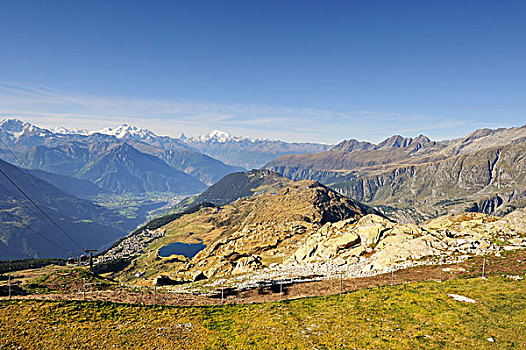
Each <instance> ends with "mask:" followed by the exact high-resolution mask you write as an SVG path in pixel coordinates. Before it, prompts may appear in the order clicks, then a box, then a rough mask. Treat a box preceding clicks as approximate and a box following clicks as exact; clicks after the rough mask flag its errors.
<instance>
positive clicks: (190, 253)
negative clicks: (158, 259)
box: [159, 241, 206, 258]
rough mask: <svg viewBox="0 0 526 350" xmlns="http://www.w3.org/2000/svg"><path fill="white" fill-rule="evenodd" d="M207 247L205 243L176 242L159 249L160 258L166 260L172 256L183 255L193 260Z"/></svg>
mask: <svg viewBox="0 0 526 350" xmlns="http://www.w3.org/2000/svg"><path fill="white" fill-rule="evenodd" d="M205 247H206V245H205V244H203V241H201V242H199V243H180V242H174V243H170V244H167V245H165V246H164V247H162V248H161V249H159V256H162V257H163V258H166V257H169V256H170V255H183V256H185V257H187V258H193V257H194V256H195V255H196V254H197V253H199V252H200V251H201V250H203V249H205Z"/></svg>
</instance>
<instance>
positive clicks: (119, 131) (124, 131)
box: [94, 123, 156, 139]
mask: <svg viewBox="0 0 526 350" xmlns="http://www.w3.org/2000/svg"><path fill="white" fill-rule="evenodd" d="M94 133H95V132H94ZM96 133H99V134H104V135H110V136H115V137H116V138H118V139H122V138H124V137H132V138H140V139H145V138H148V137H155V136H156V135H155V134H154V133H153V132H151V131H150V130H146V129H141V128H139V127H137V126H132V125H128V124H126V123H124V124H121V125H119V126H118V127H116V128H104V129H102V130H99V131H96Z"/></svg>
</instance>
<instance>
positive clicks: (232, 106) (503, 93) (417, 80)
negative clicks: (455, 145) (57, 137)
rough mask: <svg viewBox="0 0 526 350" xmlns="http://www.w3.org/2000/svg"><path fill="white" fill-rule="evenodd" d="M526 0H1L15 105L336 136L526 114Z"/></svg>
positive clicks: (44, 119)
mask: <svg viewBox="0 0 526 350" xmlns="http://www.w3.org/2000/svg"><path fill="white" fill-rule="evenodd" d="M525 112H526V2H525V1H511V0H507V1H483V0H478V1H444V0H442V1H421V0H419V1H371V0H365V1H307V0H301V1H272V0H265V1H255V0H254V1H226V0H224V1H182V0H178V1H140V2H139V1H130V0H128V1H94V0H91V1H70V0H67V1H51V0H48V1H25V0H24V1H1V2H0V117H8V116H16V117H20V118H22V119H26V120H28V121H30V122H34V123H36V124H38V125H41V126H45V127H47V126H66V127H79V128H88V129H98V128H101V127H106V126H114V125H116V124H119V123H121V122H128V123H130V124H135V125H137V126H141V127H146V128H149V129H151V130H153V131H155V132H157V133H159V134H168V135H177V134H179V133H181V132H184V133H187V134H190V135H196V134H202V133H206V132H208V131H210V130H211V129H213V128H217V129H221V130H225V131H228V132H231V133H233V134H236V135H243V136H252V137H255V136H259V137H270V138H281V139H285V140H294V141H323V142H329V143H334V142H338V141H340V140H342V139H346V138H357V139H361V140H369V141H379V140H381V139H383V138H385V137H388V136H390V135H392V134H395V133H399V134H402V135H404V136H416V135H418V134H420V133H423V134H426V135H428V136H430V137H431V138H433V139H444V138H452V137H459V136H462V135H465V134H466V133H468V132H470V131H472V130H473V129H476V128H479V127H501V126H502V127H508V126H517V125H522V124H524V123H526V113H525Z"/></svg>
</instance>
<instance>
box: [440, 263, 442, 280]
mask: <svg viewBox="0 0 526 350" xmlns="http://www.w3.org/2000/svg"><path fill="white" fill-rule="evenodd" d="M440 282H442V261H441V262H440Z"/></svg>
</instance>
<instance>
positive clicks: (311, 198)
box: [105, 180, 526, 289]
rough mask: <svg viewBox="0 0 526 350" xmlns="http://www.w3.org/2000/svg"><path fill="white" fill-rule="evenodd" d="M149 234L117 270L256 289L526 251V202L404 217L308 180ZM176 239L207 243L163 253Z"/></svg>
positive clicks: (133, 277) (138, 279)
mask: <svg viewBox="0 0 526 350" xmlns="http://www.w3.org/2000/svg"><path fill="white" fill-rule="evenodd" d="M143 236H144V237H145V238H144V239H143V241H144V242H145V244H141V242H136V244H137V245H138V247H139V248H138V249H140V251H137V252H136V253H134V252H133V249H128V250H126V251H127V252H128V253H129V254H130V256H131V257H132V258H133V260H132V263H131V264H130V265H129V266H128V268H127V269H125V270H124V271H122V272H120V273H119V274H117V277H118V278H121V279H123V280H127V281H135V283H139V284H141V283H146V284H149V283H151V281H152V280H154V279H155V278H156V277H157V276H159V275H164V276H165V277H163V281H164V282H166V281H168V282H170V281H171V282H170V283H181V282H182V281H187V282H188V281H192V280H200V279H210V282H206V283H208V284H209V285H210V286H217V283H219V282H215V281H217V279H218V278H219V279H220V280H221V281H223V282H221V283H225V280H226V281H228V282H227V283H229V284H231V285H232V284H233V285H236V286H237V287H236V288H248V287H250V286H251V287H255V286H257V285H258V284H259V283H266V282H265V281H267V282H268V281H273V280H274V281H275V280H276V279H285V280H297V279H298V280H301V279H305V278H322V277H323V276H327V277H329V276H334V275H336V274H345V275H347V276H349V277H351V276H354V277H356V276H370V275H375V274H379V273H385V272H389V271H392V270H396V269H400V268H405V267H409V266H415V265H421V264H436V263H438V262H443V263H445V264H447V263H453V262H458V261H463V260H465V259H468V258H469V257H472V256H477V255H479V256H480V255H488V254H495V255H497V256H498V255H499V254H501V253H502V252H503V251H508V250H516V249H526V209H517V210H515V211H513V212H511V213H509V214H507V215H505V216H504V217H496V216H490V215H487V214H483V213H463V214H459V215H447V216H441V217H438V218H435V219H433V220H431V221H428V222H426V223H425V224H422V225H415V224H401V223H396V222H394V221H391V220H389V219H387V218H385V217H383V216H380V215H378V213H376V212H374V211H373V210H371V208H368V207H365V206H363V205H360V204H358V203H356V202H353V201H352V200H350V199H348V198H346V197H343V196H341V195H339V194H338V193H337V192H334V191H332V190H330V189H328V188H327V187H325V186H323V185H321V184H319V183H316V182H313V181H307V180H303V181H299V182H295V183H292V184H289V185H286V186H285V187H283V188H282V189H280V190H279V191H277V193H276V194H272V193H266V194H263V195H259V196H254V197H251V198H243V199H239V200H237V201H236V202H234V203H232V204H229V205H225V206H223V207H207V208H202V209H201V210H199V211H198V212H196V213H192V214H189V215H184V216H181V217H179V218H178V219H177V220H174V221H172V222H170V223H169V224H167V225H165V226H163V227H161V228H159V229H156V230H153V231H148V230H146V231H145V232H144V235H143ZM173 242H183V243H188V244H192V243H197V242H199V244H204V245H206V247H205V248H204V249H202V250H201V251H199V252H198V253H197V255H195V256H193V257H184V256H182V255H171V256H161V255H160V253H159V252H160V250H161V248H163V247H165V246H166V245H168V244H170V243H173ZM120 248H130V247H120ZM120 251H123V249H121V250H120ZM105 258H106V259H110V258H111V257H109V256H108V257H105ZM176 281H179V282H176ZM164 282H163V283H164ZM206 283H205V284H206ZM208 284H206V285H208ZM182 288H183V289H184V288H186V287H182ZM188 288H190V289H191V288H192V287H191V286H189V287H188Z"/></svg>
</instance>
